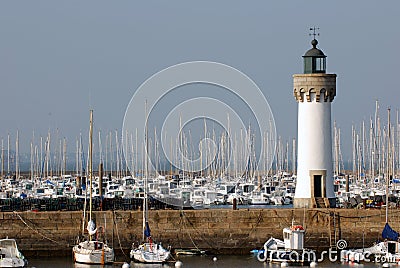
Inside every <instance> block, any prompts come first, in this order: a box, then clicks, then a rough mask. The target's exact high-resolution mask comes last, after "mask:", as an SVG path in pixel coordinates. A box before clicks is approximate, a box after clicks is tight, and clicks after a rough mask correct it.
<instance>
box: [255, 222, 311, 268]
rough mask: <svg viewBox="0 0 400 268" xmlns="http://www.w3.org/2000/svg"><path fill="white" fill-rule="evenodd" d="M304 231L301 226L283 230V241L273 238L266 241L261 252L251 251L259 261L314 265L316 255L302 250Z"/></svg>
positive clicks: (307, 250) (304, 249) (308, 250)
mask: <svg viewBox="0 0 400 268" xmlns="http://www.w3.org/2000/svg"><path fill="white" fill-rule="evenodd" d="M304 234H305V230H304V228H303V226H301V225H294V224H293V223H292V226H291V227H287V228H284V229H283V241H282V240H280V239H277V238H274V237H271V238H270V239H268V240H267V241H266V242H265V243H264V246H263V249H261V250H252V251H251V253H253V254H257V258H258V260H259V261H263V262H264V261H266V262H272V263H285V264H287V265H310V264H311V263H313V262H314V263H315V262H316V260H317V255H316V252H315V251H314V250H310V249H306V248H304Z"/></svg>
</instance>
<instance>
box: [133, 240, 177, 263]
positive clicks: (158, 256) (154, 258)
mask: <svg viewBox="0 0 400 268" xmlns="http://www.w3.org/2000/svg"><path fill="white" fill-rule="evenodd" d="M130 257H131V259H132V260H134V261H136V262H142V263H164V262H166V261H167V260H168V258H169V257H170V252H169V251H168V250H166V249H164V248H163V247H162V246H161V245H157V244H152V245H150V243H146V244H144V245H140V246H139V247H138V248H136V249H132V250H131V252H130Z"/></svg>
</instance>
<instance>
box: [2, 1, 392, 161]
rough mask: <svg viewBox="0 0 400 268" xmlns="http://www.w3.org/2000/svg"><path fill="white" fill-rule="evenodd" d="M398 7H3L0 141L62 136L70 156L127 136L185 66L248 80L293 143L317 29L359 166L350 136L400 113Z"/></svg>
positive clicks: (338, 115) (338, 116) (337, 111)
mask: <svg viewBox="0 0 400 268" xmlns="http://www.w3.org/2000/svg"><path fill="white" fill-rule="evenodd" d="M399 10H400V1H384V2H382V1H364V0H363V1H231V0H229V1H197V2H194V1H140V2H139V1H97V0H96V1H11V0H10V1H0V92H1V95H0V96H1V97H0V126H1V128H0V137H1V138H5V139H6V137H7V133H10V134H11V135H12V136H13V137H15V133H16V131H17V129H18V130H19V132H20V136H21V148H24V149H25V150H24V151H28V150H29V149H28V146H29V139H30V137H31V136H32V131H33V130H34V131H35V133H36V134H35V135H36V136H37V137H39V136H46V134H47V131H48V130H49V129H50V130H51V131H55V129H59V133H61V134H60V135H61V136H65V137H66V138H67V140H68V143H69V148H71V150H73V149H74V148H75V147H74V142H75V138H76V137H77V136H78V135H79V132H80V131H83V132H86V133H87V128H88V117H89V112H88V111H89V109H90V108H93V109H94V110H95V122H96V128H98V129H102V130H103V131H109V130H114V129H121V127H122V122H123V116H124V113H125V109H126V107H127V105H128V103H129V100H130V98H131V97H132V94H133V92H134V91H135V90H136V89H137V88H138V87H139V86H140V84H141V83H143V82H144V81H145V80H146V79H147V78H148V77H149V76H151V75H152V74H154V73H156V72H158V71H160V70H162V69H164V68H166V67H168V66H171V65H174V64H177V63H181V62H186V61H193V60H206V61H207V60H209V61H215V62H221V63H225V64H228V65H230V66H232V67H234V68H236V69H238V70H240V71H242V72H244V73H245V74H247V75H248V76H249V77H250V78H252V79H253V80H254V81H255V82H256V83H257V85H258V86H259V87H260V88H261V90H262V91H263V92H264V94H265V95H266V97H267V99H268V101H269V104H270V106H271V109H272V112H273V113H274V116H275V121H276V127H277V132H278V135H280V136H282V137H283V139H291V138H292V137H295V136H296V133H297V132H296V130H297V127H296V125H297V121H296V120H297V104H296V102H295V99H294V97H293V81H292V75H293V74H295V73H302V57H301V56H302V55H304V53H305V51H306V50H308V49H309V48H310V41H311V38H310V37H309V36H308V33H309V31H308V29H309V27H310V26H317V27H319V28H320V33H321V35H320V36H319V37H318V41H319V48H320V49H322V50H323V51H324V53H325V54H326V55H327V57H328V58H327V71H328V72H329V73H336V74H337V75H338V77H337V97H336V98H335V100H334V102H333V104H332V111H333V116H332V118H333V119H334V120H336V121H337V124H338V126H339V127H340V128H341V130H342V143H343V147H344V148H343V151H344V153H345V155H344V157H345V159H348V158H350V157H351V154H350V150H349V148H348V146H349V145H350V144H351V143H350V142H351V140H350V139H351V126H352V124H358V125H359V124H360V123H361V121H362V120H363V119H365V120H367V121H368V120H369V117H370V116H372V115H373V113H374V109H375V100H376V99H378V100H379V102H380V107H381V110H382V117H383V118H384V120H386V117H385V116H386V108H387V107H391V108H392V110H393V111H395V110H396V109H398V108H399V107H400V102H399V100H400V93H399V82H398V81H399V78H398V77H399V70H400V67H399V66H400V65H399V63H400V53H399V49H400V47H399V44H400V28H399V25H400V16H399V13H398V12H399Z"/></svg>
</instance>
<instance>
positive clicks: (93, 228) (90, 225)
mask: <svg viewBox="0 0 400 268" xmlns="http://www.w3.org/2000/svg"><path fill="white" fill-rule="evenodd" d="M87 230H88V232H89V235H94V234H95V233H96V232H97V228H96V224H95V223H94V221H92V220H90V221H89V222H88V225H87Z"/></svg>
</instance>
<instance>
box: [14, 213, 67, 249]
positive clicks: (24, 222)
mask: <svg viewBox="0 0 400 268" xmlns="http://www.w3.org/2000/svg"><path fill="white" fill-rule="evenodd" d="M13 213H14V214H15V215H17V217H18V218H19V219H20V220H21V221H22V223H23V224H25V225H26V227H28V228H29V229H31V230H32V231H34V232H35V233H37V234H38V235H40V236H41V237H43V238H45V239H47V240H49V241H51V242H54V243H56V244H58V245H61V246H64V244H62V243H60V242H58V241H56V240H54V239H51V238H50V237H47V236H45V235H44V234H42V233H40V232H39V231H38V230H36V229H34V228H33V227H31V226H29V224H28V223H27V222H26V221H25V220H24V219H23V218H22V217H21V215H19V214H18V213H17V212H16V211H13ZM67 247H69V244H67Z"/></svg>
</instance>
